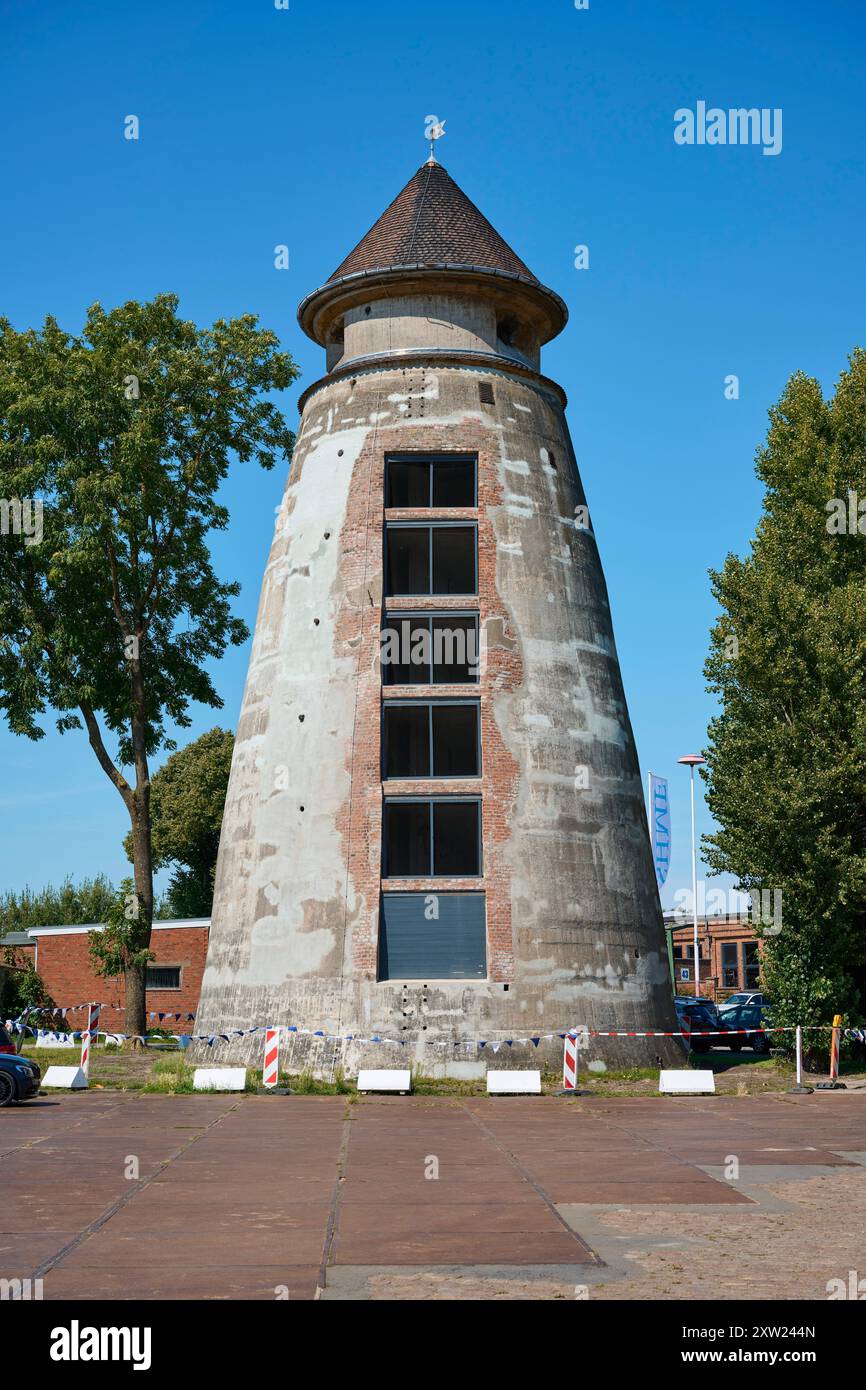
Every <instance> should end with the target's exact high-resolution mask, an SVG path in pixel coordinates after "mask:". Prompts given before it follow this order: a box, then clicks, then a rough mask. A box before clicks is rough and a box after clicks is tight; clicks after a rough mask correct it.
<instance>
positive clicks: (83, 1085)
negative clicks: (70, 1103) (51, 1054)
mask: <svg viewBox="0 0 866 1390" xmlns="http://www.w3.org/2000/svg"><path fill="white" fill-rule="evenodd" d="M40 1085H42V1086H44V1087H46V1088H47V1087H49V1086H56V1087H57V1089H58V1090H61V1089H62V1090H64V1091H86V1090H87V1077H86V1076H85V1075H84V1072H83V1071H82V1070H81V1068H80V1067H49V1068H48V1070H47V1072H46V1073H45V1075H44V1076H43V1078H42V1081H41V1082H40Z"/></svg>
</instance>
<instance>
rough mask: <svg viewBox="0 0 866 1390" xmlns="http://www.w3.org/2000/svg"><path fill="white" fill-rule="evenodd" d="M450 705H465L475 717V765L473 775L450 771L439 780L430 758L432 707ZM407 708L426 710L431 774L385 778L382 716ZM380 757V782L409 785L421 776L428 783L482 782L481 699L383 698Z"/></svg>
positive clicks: (431, 756)
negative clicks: (406, 783)
mask: <svg viewBox="0 0 866 1390" xmlns="http://www.w3.org/2000/svg"><path fill="white" fill-rule="evenodd" d="M449 705H456V706H459V707H464V706H465V707H469V708H472V709H474V710H475V714H476V721H475V766H476V769H477V771H475V772H453V773H450V774H449V775H448V776H446V777H442V776H437V774H436V773H435V772H434V771H433V769H434V767H435V761H434V757H433V751H434V749H433V710H434V708H436V709H442V708H445V707H447V706H449ZM406 708H426V710H427V753H428V764H427V765H428V767H429V769H430V771H429V772H427V773H426V774H425V773H416V772H408V773H398V774H396V775H391V776H389V775H388V772H387V768H386V766H385V713H386V711H387V710H389V709H406ZM380 754H381V771H382V781H383V782H408V781H411V780H412V779H413V778H416V777H423V778H424V780H425V781H428V782H449V781H455V780H457V779H458V778H459V779H460V780H461V781H465V780H468V779H470V778H472V779H477V780H479V781H480V780H481V776H482V763H481V697H480V695H475V696H467V698H466V699H461V698H460V697H458V696H446V697H445V698H444V699H441V700H437V699H435V698H432V699H431V698H430V696H427V695H423V696H421V697H419V698H418V699H416V700H411V699H408V698H406V697H403V698H399V697H398V698H397V699H395V700H389V699H387V698H386V699H384V700H383V701H382V732H381V737H380ZM395 799H396V798H395Z"/></svg>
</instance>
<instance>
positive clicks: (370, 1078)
mask: <svg viewBox="0 0 866 1390" xmlns="http://www.w3.org/2000/svg"><path fill="white" fill-rule="evenodd" d="M358 1090H359V1091H405V1092H406V1093H407V1094H408V1093H409V1092H410V1091H411V1090H412V1073H411V1072H408V1071H376V1070H375V1068H373V1069H372V1070H367V1071H359V1072H358Z"/></svg>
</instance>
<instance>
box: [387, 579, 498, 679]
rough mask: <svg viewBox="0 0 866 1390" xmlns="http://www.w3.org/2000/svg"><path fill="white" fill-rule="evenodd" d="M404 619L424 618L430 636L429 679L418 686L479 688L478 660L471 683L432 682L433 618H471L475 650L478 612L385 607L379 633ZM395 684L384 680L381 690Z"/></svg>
mask: <svg viewBox="0 0 866 1390" xmlns="http://www.w3.org/2000/svg"><path fill="white" fill-rule="evenodd" d="M386 597H387V598H394V597H397V595H394V594H388V595H386ZM414 597H418V595H414ZM404 618H408V619H409V620H410V621H412V620H413V619H415V618H426V619H428V626H427V631H428V632H429V634H430V666H429V668H428V670H427V675H428V678H429V679H428V680H426V681H419V682H418V684H419V685H431V686H435V685H448V684H455V685H465V686H467V687H475V686H480V684H481V670H480V660H479V671H478V675H477V676H476V677H475V678H474V680H471V681H454V682H448V681H434V679H433V619H434V618H471V619H472V620H473V621H474V623H475V639H476V648H477V646H478V644H479V642H480V636H481V614H480V613H479V611H478V609H477V608H474V609H469V608H451V609H447V608H443V609H425V608H415V609H410V608H407V609H403V610H401V609H393V608H392V609H389V608H387V607H385V609H384V612H383V615H382V626H381V628H380V631H384V630H385V629H387V628H389V627H390V626H391V623H392V622H393V621H394V620H397V621H402V620H403V619H404ZM419 625H420V624H419ZM397 684H398V682H397V681H390V682H389V681H385V680H383V681H382V686H383V689H387V688H388V686H389V685H397Z"/></svg>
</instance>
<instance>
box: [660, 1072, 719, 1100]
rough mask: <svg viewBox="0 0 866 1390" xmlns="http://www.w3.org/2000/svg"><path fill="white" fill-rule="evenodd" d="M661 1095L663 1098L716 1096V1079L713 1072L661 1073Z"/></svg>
mask: <svg viewBox="0 0 866 1390" xmlns="http://www.w3.org/2000/svg"><path fill="white" fill-rule="evenodd" d="M659 1094H660V1095H663V1096H714V1095H715V1094H716V1078H715V1075H714V1073H713V1072H711V1071H660V1072H659Z"/></svg>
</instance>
